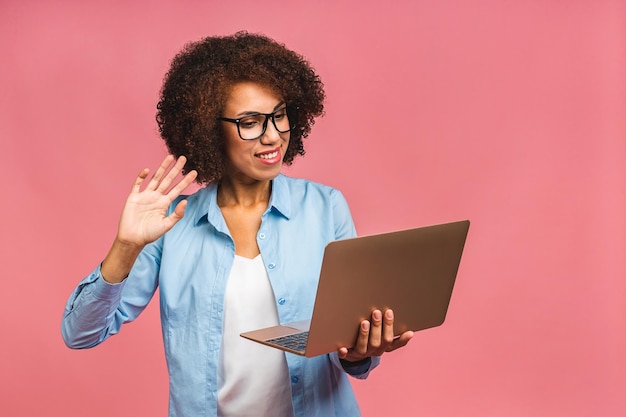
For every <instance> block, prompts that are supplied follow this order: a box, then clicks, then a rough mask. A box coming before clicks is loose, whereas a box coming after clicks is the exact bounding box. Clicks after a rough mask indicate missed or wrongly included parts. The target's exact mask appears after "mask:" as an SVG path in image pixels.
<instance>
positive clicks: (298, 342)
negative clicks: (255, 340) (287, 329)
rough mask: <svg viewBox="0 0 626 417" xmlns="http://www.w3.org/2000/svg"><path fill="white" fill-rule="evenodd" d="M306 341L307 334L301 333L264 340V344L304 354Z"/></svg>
mask: <svg viewBox="0 0 626 417" xmlns="http://www.w3.org/2000/svg"><path fill="white" fill-rule="evenodd" d="M308 339H309V332H302V333H296V334H290V335H289V336H282V337H277V338H275V339H268V340H266V342H268V343H273V344H275V345H278V346H282V347H284V348H287V349H291V350H295V351H299V352H304V349H305V348H306V343H307V340H308Z"/></svg>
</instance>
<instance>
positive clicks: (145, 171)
mask: <svg viewBox="0 0 626 417" xmlns="http://www.w3.org/2000/svg"><path fill="white" fill-rule="evenodd" d="M149 173H150V170H149V169H148V168H144V169H143V170H142V171H141V172H140V173H139V175H137V177H136V178H135V182H134V183H133V188H132V190H131V191H133V192H136V193H138V192H139V190H140V189H141V184H143V181H144V180H145V179H146V178H147V177H148V174H149Z"/></svg>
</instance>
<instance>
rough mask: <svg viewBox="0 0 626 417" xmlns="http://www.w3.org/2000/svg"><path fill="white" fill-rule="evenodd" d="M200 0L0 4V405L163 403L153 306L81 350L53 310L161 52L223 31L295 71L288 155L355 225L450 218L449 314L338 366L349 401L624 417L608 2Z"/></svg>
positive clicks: (621, 259)
mask: <svg viewBox="0 0 626 417" xmlns="http://www.w3.org/2000/svg"><path fill="white" fill-rule="evenodd" d="M214 3H215V4H209V2H200V1H179V2H174V1H171V2H165V1H149V2H148V1H146V2H143V3H142V2H138V1H135V2H122V1H109V2H106V1H98V2H85V1H78V0H77V1H56V2H43V1H40V2H37V1H2V2H1V3H0V48H1V57H2V58H1V59H2V63H1V64H0V128H1V129H0V137H1V140H2V151H3V154H4V158H3V163H4V167H3V172H4V178H3V180H2V182H1V183H2V185H1V187H2V196H3V202H2V213H1V216H0V218H1V221H2V232H1V238H0V244H1V253H0V256H1V257H2V259H1V261H0V277H1V286H2V302H1V303H0V331H1V336H0V337H1V342H2V343H1V345H0V346H1V347H0V352H1V355H0V415H3V416H86V415H88V416H96V417H97V416H164V415H166V408H167V374H166V369H165V361H164V357H163V348H162V344H161V334H160V328H159V324H158V311H157V305H156V303H153V304H152V305H151V306H150V307H149V308H148V310H147V311H146V312H145V314H143V315H142V316H141V317H140V319H139V320H138V321H136V322H135V323H133V324H130V325H128V326H127V327H125V329H124V330H123V331H122V333H121V334H120V335H118V336H116V337H114V338H112V339H110V340H108V341H107V343H105V344H103V345H101V346H99V347H97V348H95V349H91V350H86V351H71V350H69V349H67V348H66V347H65V346H64V345H63V342H62V340H61V336H60V331H59V328H60V320H61V315H62V311H63V307H64V304H65V301H66V299H67V297H68V295H69V293H70V291H71V290H72V289H73V288H74V286H75V285H76V283H77V282H78V280H79V279H80V278H81V277H82V276H84V275H85V274H87V273H88V272H89V271H90V270H91V269H92V268H93V267H94V266H95V265H96V264H97V263H98V262H99V261H100V260H101V257H102V256H103V255H104V254H105V253H106V250H107V249H108V246H109V244H110V242H111V241H112V238H113V236H114V233H115V230H116V229H115V228H116V224H117V218H118V214H119V211H120V208H121V205H122V203H123V200H124V198H125V196H126V193H127V191H128V190H129V188H130V184H131V182H132V179H133V178H134V176H135V175H136V173H137V172H138V171H139V170H140V169H141V168H143V167H144V166H150V167H153V166H154V165H155V164H157V163H158V162H159V161H160V158H161V157H162V156H163V155H164V153H165V151H164V147H163V145H162V144H161V141H160V139H158V137H157V133H156V126H155V122H154V113H155V103H156V100H157V96H158V90H159V87H160V83H161V80H162V77H163V74H164V72H165V71H166V69H167V67H168V62H169V60H170V59H171V58H172V56H173V55H174V54H175V53H176V52H177V51H178V50H179V49H180V48H181V47H182V45H183V44H184V43H185V42H187V41H190V40H196V39H198V38H200V37H203V36H206V35H215V34H230V33H233V32H235V31H236V30H240V29H247V30H249V31H252V32H263V33H266V34H267V35H269V36H271V37H274V38H275V39H277V40H279V41H281V42H284V43H285V44H286V45H287V46H288V47H290V48H293V49H295V50H297V51H299V52H300V53H302V54H304V55H305V56H307V57H308V58H309V59H310V61H311V62H312V63H313V65H314V66H315V67H316V68H317V70H318V72H319V74H320V75H321V77H322V79H323V80H324V82H325V84H326V89H327V93H328V102H327V114H326V116H325V117H324V118H322V119H320V120H319V121H318V123H317V124H316V126H315V128H314V130H313V134H312V135H311V137H310V140H309V141H308V153H307V156H306V157H305V158H303V159H300V160H298V161H297V162H296V164H295V165H294V166H293V167H292V168H291V169H289V170H287V172H288V173H289V174H291V175H295V176H302V177H307V178H310V179H314V180H317V181H321V182H324V183H328V184H330V185H333V186H336V187H338V188H340V189H341V190H342V191H343V192H344V193H345V195H346V196H347V198H348V200H349V202H350V205H351V208H352V210H353V214H354V218H355V221H356V223H357V228H358V230H359V232H360V233H361V234H366V233H374V232H383V231H388V230H392V229H396V228H408V227H413V226H420V225H427V224H430V223H438V222H445V221H452V220H458V219H463V218H469V219H470V220H471V221H472V227H471V230H470V235H469V238H468V242H467V249H466V252H465V255H464V258H463V260H462V263H461V269H460V272H459V277H458V281H457V286H456V288H455V292H454V294H453V299H452V304H451V307H450V311H449V314H448V320H447V321H446V323H445V324H444V326H442V327H440V328H437V329H432V330H428V331H424V332H421V333H419V334H417V336H416V337H415V339H414V340H413V341H412V342H411V344H410V345H409V347H407V348H406V349H405V350H404V351H402V352H398V353H396V354H393V355H388V356H386V357H385V358H384V361H383V365H382V366H381V367H380V368H379V369H378V370H377V371H376V372H374V373H373V374H372V376H371V377H370V379H369V380H367V381H364V382H361V381H355V382H354V387H355V389H356V392H357V395H358V397H359V401H360V404H361V406H362V410H363V414H364V415H365V416H389V415H396V416H503V417H504V416H506V417H515V416H581V417H582V416H623V415H625V413H626V411H625V410H626V400H625V399H624V394H625V393H626V319H625V317H626V280H625V278H626V261H625V258H626V256H624V252H625V251H626V220H625V218H626V216H625V213H626V175H625V167H626V122H625V120H626V118H625V115H626V3H625V2H623V1H617V0H616V1H610V0H606V1H605V0H587V1H583V0H573V1H557V0H543V1H538V0H530V1H521V0H519V1H514V0H513V1H497V0H485V1H480V0H470V1H467V0H465V1H464V0H443V1H395V2H394V1H388V2H385V3H384V5H383V3H379V2H373V1H361V2H347V1H320V2H312V1H311V2H294V1H288V0H281V1H254V2H253V1H246V2H236V1H232V2H214Z"/></svg>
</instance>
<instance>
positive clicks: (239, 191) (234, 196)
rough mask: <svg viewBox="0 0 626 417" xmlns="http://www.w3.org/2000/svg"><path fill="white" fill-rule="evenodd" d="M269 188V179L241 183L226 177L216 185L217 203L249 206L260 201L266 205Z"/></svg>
mask: <svg viewBox="0 0 626 417" xmlns="http://www.w3.org/2000/svg"><path fill="white" fill-rule="evenodd" d="M271 189H272V186H271V181H254V182H249V183H243V182H238V181H236V180H234V179H233V178H230V177H227V178H224V179H222V181H220V184H219V186H218V189H217V204H218V205H219V206H220V207H228V206H230V207H233V206H240V207H249V206H254V205H257V204H260V203H261V204H264V205H267V204H268V203H269V201H270V194H271Z"/></svg>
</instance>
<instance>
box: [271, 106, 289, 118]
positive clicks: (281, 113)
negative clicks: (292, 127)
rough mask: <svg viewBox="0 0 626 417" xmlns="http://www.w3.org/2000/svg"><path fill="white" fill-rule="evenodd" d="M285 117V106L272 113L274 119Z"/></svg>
mask: <svg viewBox="0 0 626 417" xmlns="http://www.w3.org/2000/svg"><path fill="white" fill-rule="evenodd" d="M285 117H287V109H285V108H283V109H280V110H276V112H275V113H274V120H281V119H283V118H285Z"/></svg>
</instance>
